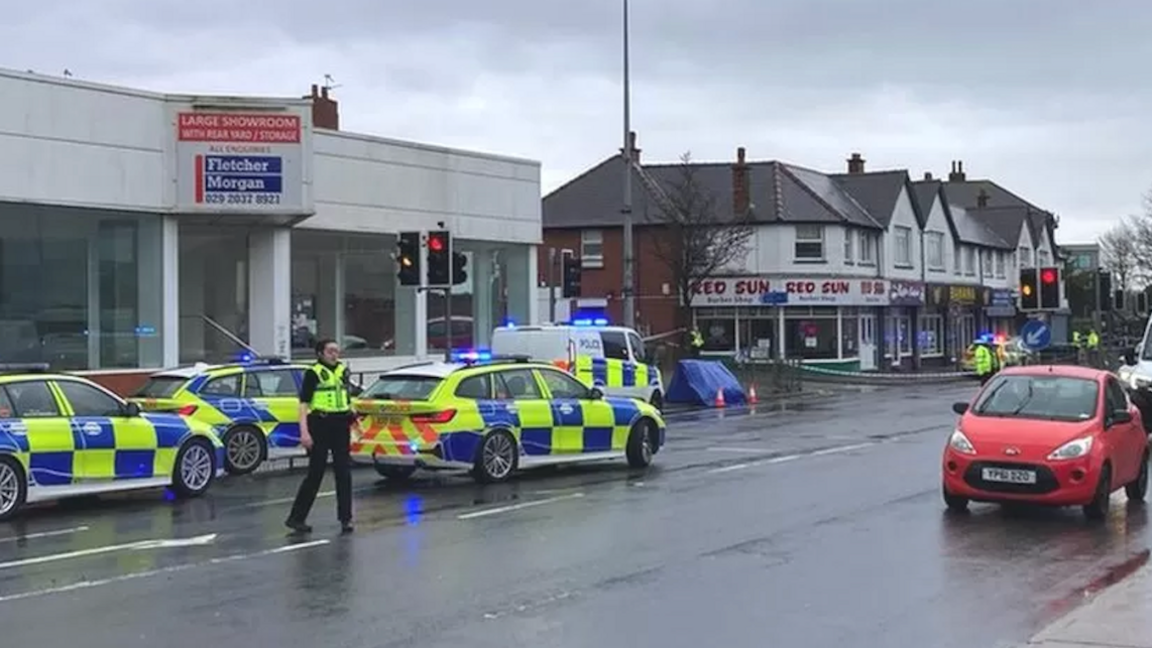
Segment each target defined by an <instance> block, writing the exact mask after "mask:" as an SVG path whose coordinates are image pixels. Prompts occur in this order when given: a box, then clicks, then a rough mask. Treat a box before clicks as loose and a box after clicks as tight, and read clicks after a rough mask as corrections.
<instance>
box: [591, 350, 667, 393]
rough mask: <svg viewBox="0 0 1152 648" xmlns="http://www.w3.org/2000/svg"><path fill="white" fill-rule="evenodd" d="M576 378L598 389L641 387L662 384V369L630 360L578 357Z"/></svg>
mask: <svg viewBox="0 0 1152 648" xmlns="http://www.w3.org/2000/svg"><path fill="white" fill-rule="evenodd" d="M576 377H577V378H580V379H581V380H583V381H584V382H586V383H587V382H589V381H591V384H592V385H594V386H597V387H639V386H641V385H648V386H656V385H659V384H660V369H659V368H658V367H656V366H655V365H646V364H641V363H638V362H631V361H629V360H609V359H607V358H593V357H591V356H587V355H579V356H576Z"/></svg>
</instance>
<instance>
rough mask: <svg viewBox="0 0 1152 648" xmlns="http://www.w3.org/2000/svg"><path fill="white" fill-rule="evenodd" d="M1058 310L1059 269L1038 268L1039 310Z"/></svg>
mask: <svg viewBox="0 0 1152 648" xmlns="http://www.w3.org/2000/svg"><path fill="white" fill-rule="evenodd" d="M1059 308H1060V268H1040V310H1059Z"/></svg>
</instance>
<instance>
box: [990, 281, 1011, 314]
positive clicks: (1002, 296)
mask: <svg viewBox="0 0 1152 648" xmlns="http://www.w3.org/2000/svg"><path fill="white" fill-rule="evenodd" d="M990 293H991V295H990V299H989V303H988V304H987V305H986V306H985V307H984V314H985V315H987V316H988V317H1016V294H1015V292H1014V291H1012V290H1005V289H1003V288H993V289H991V291H990Z"/></svg>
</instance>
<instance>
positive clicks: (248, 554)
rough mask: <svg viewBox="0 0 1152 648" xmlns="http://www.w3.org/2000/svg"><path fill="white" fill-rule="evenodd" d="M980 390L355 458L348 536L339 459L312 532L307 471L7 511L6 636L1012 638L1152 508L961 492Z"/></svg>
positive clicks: (480, 645)
mask: <svg viewBox="0 0 1152 648" xmlns="http://www.w3.org/2000/svg"><path fill="white" fill-rule="evenodd" d="M974 389H975V385H971V384H961V385H906V386H900V387H896V388H874V389H869V390H860V391H843V392H839V393H836V394H833V395H828V396H826V397H825V398H822V399H817V400H806V401H802V402H795V403H788V402H785V403H774V404H769V405H765V406H763V407H757V408H755V409H752V408H736V409H726V410H700V411H695V412H687V413H680V414H674V415H670V416H669V444H670V445H669V446H668V447H667V448H666V449H665V450H663V451H661V452H660V453H659V454H657V455H656V457H655V463H654V465H653V466H652V467H650V468H649V469H647V470H632V469H629V468H628V467H627V466H626V465H622V464H617V463H608V464H603V465H597V466H582V467H569V468H565V469H545V470H541V471H534V472H529V473H524V474H522V475H521V476H519V477H518V478H516V479H514V480H512V481H511V482H509V483H506V484H501V485H493V486H479V485H476V484H474V483H472V481H471V480H470V479H468V478H466V477H457V476H430V477H419V478H418V479H417V480H415V481H414V482H412V483H411V484H409V485H391V484H387V483H383V482H381V481H379V480H378V478H377V477H376V475H375V473H373V472H372V471H370V470H368V471H364V470H361V471H357V472H356V475H355V479H354V482H355V484H354V486H355V491H356V497H355V508H356V521H357V526H356V530H355V532H354V533H353V534H351V535H346V536H342V535H340V533H339V526H338V524H337V522H336V520H335V502H334V498H333V497H332V494H333V493H332V491H331V478H330V477H329V478H328V479H327V481H326V483H325V486H324V487H323V489H322V490H323V492H322V496H321V498H320V499H318V500H317V503H316V508H315V509H314V510H313V514H312V517H311V519H310V522H311V523H312V524H313V525H314V526H315V527H316V530H315V532H314V533H312V534H311V535H310V536H305V537H293V536H289V535H287V532H286V529H285V528H284V527H283V520H284V517H285V515H286V513H287V509H288V507H289V505H290V502H291V498H292V495H293V493H294V491H295V488H296V486H297V485H298V483H299V480H300V478H301V474H300V472H299V471H297V472H295V473H289V474H266V475H251V476H247V477H243V478H229V479H225V480H223V481H221V482H218V483H217V484H215V485H214V486H213V489H212V491H211V492H210V493H209V494H208V495H207V496H206V497H204V498H201V499H198V500H192V501H169V499H168V498H166V497H164V495H163V494H162V493H143V494H135V495H130V496H119V497H106V498H102V499H99V500H92V499H88V500H77V501H73V502H69V503H66V504H62V505H57V506H49V507H44V508H42V509H37V510H33V511H29V512H28V514H27V515H26V516H24V517H22V518H19V519H18V520H15V521H13V522H9V523H4V524H0V627H2V628H3V640H2V641H0V645H4V646H9V645H10V646H26V645H27V646H31V645H36V646H67V645H76V644H78V643H83V645H88V646H100V647H103V646H116V647H117V648H130V647H136V646H147V647H149V648H154V647H155V646H158V645H159V646H165V647H166V648H185V647H187V648H193V647H194V648H203V646H219V647H222V648H225V647H227V648H230V647H233V646H235V647H240V646H243V647H246V648H251V647H256V646H260V647H262V646H288V647H292V646H315V645H324V646H334V647H335V646H339V647H347V648H400V647H409V646H411V647H417V646H418V647H420V648H441V647H443V648H448V647H453V648H459V647H460V646H468V647H469V648H486V647H497V646H499V647H501V648H507V647H515V646H533V647H534V648H569V647H571V648H584V647H593V646H605V647H607V646H613V647H615V646H627V647H629V648H631V647H641V648H646V647H649V646H652V647H656V646H661V647H663V646H677V647H678V646H694V645H723V646H733V647H744V646H747V647H750V648H764V647H765V646H773V647H774V646H782V647H787V648H825V647H827V648H844V646H852V647H853V648H893V647H903V646H916V647H918V648H953V647H955V648H961V647H963V648H972V647H988V648H994V647H1003V646H1010V645H1018V644H1020V643H1022V642H1026V641H1028V640H1029V639H1030V638H1032V637H1033V636H1034V635H1035V633H1036V632H1037V631H1038V630H1040V629H1042V628H1044V627H1045V626H1047V625H1048V624H1050V623H1053V622H1057V621H1058V620H1059V619H1061V618H1062V617H1063V615H1065V614H1067V613H1069V612H1070V611H1073V610H1075V609H1076V608H1077V607H1078V606H1079V605H1080V604H1082V603H1083V602H1084V599H1085V596H1084V592H1085V591H1086V590H1090V589H1091V588H1093V587H1097V586H1098V584H1100V583H1106V582H1109V580H1110V579H1115V578H1116V577H1117V574H1121V573H1126V572H1127V571H1131V566H1132V565H1133V564H1134V563H1135V562H1139V561H1141V560H1147V555H1148V547H1149V544H1150V540H1152V529H1150V527H1149V525H1148V515H1147V512H1146V510H1145V508H1144V507H1143V506H1129V505H1127V504H1126V503H1125V501H1124V496H1123V494H1122V493H1119V494H1116V495H1115V496H1114V499H1113V506H1112V510H1111V512H1110V514H1109V516H1108V519H1107V521H1106V523H1105V524H1102V525H1101V524H1090V523H1087V522H1086V521H1085V520H1084V519H1083V517H1082V515H1081V513H1080V511H1079V510H1076V509H1038V510H1030V509H1016V508H1013V509H1002V508H1000V507H997V506H991V505H974V506H973V507H972V509H971V511H970V512H969V513H967V514H962V515H954V514H949V513H947V512H946V511H945V507H944V505H943V502H942V501H941V496H940V468H939V460H940V453H941V450H942V448H943V445H944V443H945V441H946V439H947V436H948V435H949V434H950V433H951V431H952V429H953V425H954V423H955V420H956V417H955V415H954V414H953V413H952V411H951V404H952V402H954V401H957V400H968V399H969V398H970V397H971V395H972V394H973V391H974ZM1099 600H1102V598H1101V599H1097V601H1099ZM1093 603H1095V601H1093ZM1084 609H1088V608H1084ZM1132 645H1134V646H1139V645H1140V644H1132Z"/></svg>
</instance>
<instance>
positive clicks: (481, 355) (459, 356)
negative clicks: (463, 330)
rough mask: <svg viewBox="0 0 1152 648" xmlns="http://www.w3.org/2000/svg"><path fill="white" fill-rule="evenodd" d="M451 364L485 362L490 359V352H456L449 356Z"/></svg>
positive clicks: (462, 350) (461, 350)
mask: <svg viewBox="0 0 1152 648" xmlns="http://www.w3.org/2000/svg"><path fill="white" fill-rule="evenodd" d="M449 357H450V358H451V359H452V362H486V361H488V360H491V359H492V352H491V351H479V350H464V349H460V350H456V351H453V352H452V353H451V354H449Z"/></svg>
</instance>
